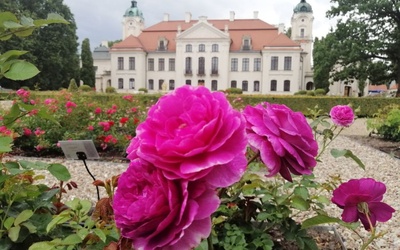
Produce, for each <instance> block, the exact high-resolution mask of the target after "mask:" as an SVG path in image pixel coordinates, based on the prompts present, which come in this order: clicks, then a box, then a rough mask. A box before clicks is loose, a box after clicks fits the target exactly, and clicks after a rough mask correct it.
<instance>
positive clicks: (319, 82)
mask: <svg viewBox="0 0 400 250" xmlns="http://www.w3.org/2000/svg"><path fill="white" fill-rule="evenodd" d="M335 43H336V40H335V37H334V34H332V33H328V34H327V36H326V37H322V38H321V39H318V38H315V41H314V49H313V60H314V82H315V88H316V89H325V91H326V92H328V91H329V84H330V83H329V79H330V76H331V72H332V69H333V67H334V66H335V64H336V62H337V59H338V58H337V53H335V52H336V50H334V46H335Z"/></svg>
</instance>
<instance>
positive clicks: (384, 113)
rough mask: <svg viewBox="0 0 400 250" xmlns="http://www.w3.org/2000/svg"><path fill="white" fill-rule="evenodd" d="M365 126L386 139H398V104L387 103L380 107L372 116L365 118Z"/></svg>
mask: <svg viewBox="0 0 400 250" xmlns="http://www.w3.org/2000/svg"><path fill="white" fill-rule="evenodd" d="M367 128H368V129H369V130H371V133H374V134H377V135H379V136H382V137H383V138H384V139H386V140H390V141H396V142H397V141H400V106H398V105H389V106H387V107H385V108H383V109H380V110H379V111H378V112H377V113H376V114H375V116H374V118H371V119H368V120H367Z"/></svg>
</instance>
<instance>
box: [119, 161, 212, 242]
mask: <svg viewBox="0 0 400 250" xmlns="http://www.w3.org/2000/svg"><path fill="white" fill-rule="evenodd" d="M218 205H219V199H218V197H217V195H216V192H215V191H214V190H213V189H210V188H208V186H207V185H204V183H202V182H196V181H194V182H189V181H187V180H168V179H167V178H165V176H164V173H163V172H162V171H161V170H160V169H158V168H156V167H154V166H153V165H151V164H150V163H147V162H145V161H142V160H140V159H137V160H134V161H132V162H131V163H130V165H129V167H128V169H127V170H126V171H125V172H124V173H123V174H122V175H121V177H120V178H119V180H118V188H117V191H116V193H115V196H114V200H113V209H114V214H115V222H116V225H117V227H118V228H119V229H120V230H121V235H122V236H123V237H125V238H129V239H131V240H132V242H133V246H134V247H135V249H143V250H150V249H193V248H194V247H196V246H197V245H198V244H199V243H200V241H201V239H204V238H206V237H208V235H209V234H210V232H211V214H212V213H213V212H214V211H215V210H216V209H217V208H218Z"/></svg>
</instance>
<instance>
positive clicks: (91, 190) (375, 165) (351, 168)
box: [20, 119, 400, 249]
mask: <svg viewBox="0 0 400 250" xmlns="http://www.w3.org/2000/svg"><path fill="white" fill-rule="evenodd" d="M367 134H368V131H367V130H366V121H365V119H359V120H356V122H355V123H354V124H353V125H352V126H351V127H350V128H347V129H345V130H344V131H343V135H367ZM330 148H338V149H350V150H351V151H352V152H353V153H354V154H355V155H357V156H358V157H359V158H360V159H361V160H362V161H363V163H364V164H365V166H366V170H365V171H364V170H362V169H361V168H359V167H358V166H357V165H356V164H355V163H354V162H353V161H352V160H351V159H347V158H343V157H342V158H338V159H335V158H333V157H332V156H331V155H330V154H329V148H328V149H327V151H326V152H325V153H324V155H323V156H322V157H321V160H322V163H320V164H318V166H317V167H316V168H315V170H314V173H315V176H317V178H319V179H320V180H322V181H323V180H326V179H327V178H328V177H329V176H330V175H335V174H339V175H340V176H341V178H342V180H343V181H347V180H349V179H351V178H361V177H371V178H374V179H376V180H377V181H382V182H384V183H385V184H386V187H387V192H386V194H385V196H384V201H385V202H386V203H388V204H389V205H391V206H392V207H394V208H395V209H396V212H395V213H394V216H393V218H392V219H391V220H390V221H389V222H387V223H378V231H387V233H386V234H385V235H384V236H383V238H381V239H379V240H377V241H376V245H375V247H374V248H372V249H400V227H399V225H400V215H399V212H397V211H399V210H400V202H399V201H400V189H399V188H400V183H399V180H400V170H399V167H400V160H399V159H396V158H393V157H391V156H389V155H387V154H385V153H383V152H381V151H379V150H376V149H373V148H371V147H368V146H365V145H361V144H359V143H358V142H356V141H354V140H351V139H349V138H348V137H346V136H339V137H338V138H337V139H336V141H334V142H333V143H332V144H331V145H330ZM21 158H22V157H21ZM21 158H20V159H21ZM22 159H27V158H22ZM28 159H29V160H31V161H35V160H43V161H52V162H57V163H61V164H64V165H65V166H67V167H68V169H69V170H70V172H71V175H72V180H73V181H75V182H76V183H77V184H78V187H79V188H78V189H75V190H71V191H68V194H67V197H68V199H70V198H73V197H79V198H88V199H91V200H92V201H93V202H95V201H96V189H95V187H94V186H92V185H91V183H92V179H91V178H90V176H89V175H88V174H87V172H86V170H85V167H84V165H83V163H82V162H81V161H78V160H75V161H73V160H65V159H52V160H49V159H32V158H28ZM87 165H88V167H89V169H90V170H91V171H92V173H93V174H94V176H95V177H96V178H97V179H101V180H104V179H107V178H110V177H112V176H113V175H117V174H120V173H121V172H123V171H124V170H125V169H126V168H127V166H128V164H127V163H110V162H101V161H87ZM47 181H48V182H49V183H55V179H53V180H52V179H51V178H47ZM101 196H105V192H104V190H102V189H101ZM328 210H329V213H330V214H331V215H336V216H340V213H341V209H339V208H337V207H336V206H335V205H331V206H330V207H329V208H328ZM338 231H339V232H340V233H341V234H342V235H343V237H344V240H345V244H346V247H347V248H348V249H359V246H360V244H359V240H357V239H359V237H358V236H357V235H356V234H354V233H352V232H351V231H349V230H347V229H345V230H343V229H341V228H338ZM364 231H365V230H364V229H362V230H361V234H362V235H366V234H365V232H364Z"/></svg>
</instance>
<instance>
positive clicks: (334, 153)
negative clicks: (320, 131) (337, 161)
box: [331, 148, 365, 170]
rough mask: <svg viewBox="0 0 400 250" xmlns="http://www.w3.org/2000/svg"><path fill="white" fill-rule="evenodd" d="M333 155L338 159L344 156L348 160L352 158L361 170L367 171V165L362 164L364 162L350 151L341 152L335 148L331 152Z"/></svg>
mask: <svg viewBox="0 0 400 250" xmlns="http://www.w3.org/2000/svg"><path fill="white" fill-rule="evenodd" d="M331 155H332V156H333V157H335V158H338V157H341V156H344V157H346V158H351V159H353V160H354V161H355V162H356V163H357V164H358V166H359V167H360V168H362V169H363V170H365V165H364V164H363V163H362V161H361V160H360V159H359V158H358V157H357V156H356V155H354V154H353V152H351V150H348V149H343V150H339V149H336V148H334V149H332V150H331Z"/></svg>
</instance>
